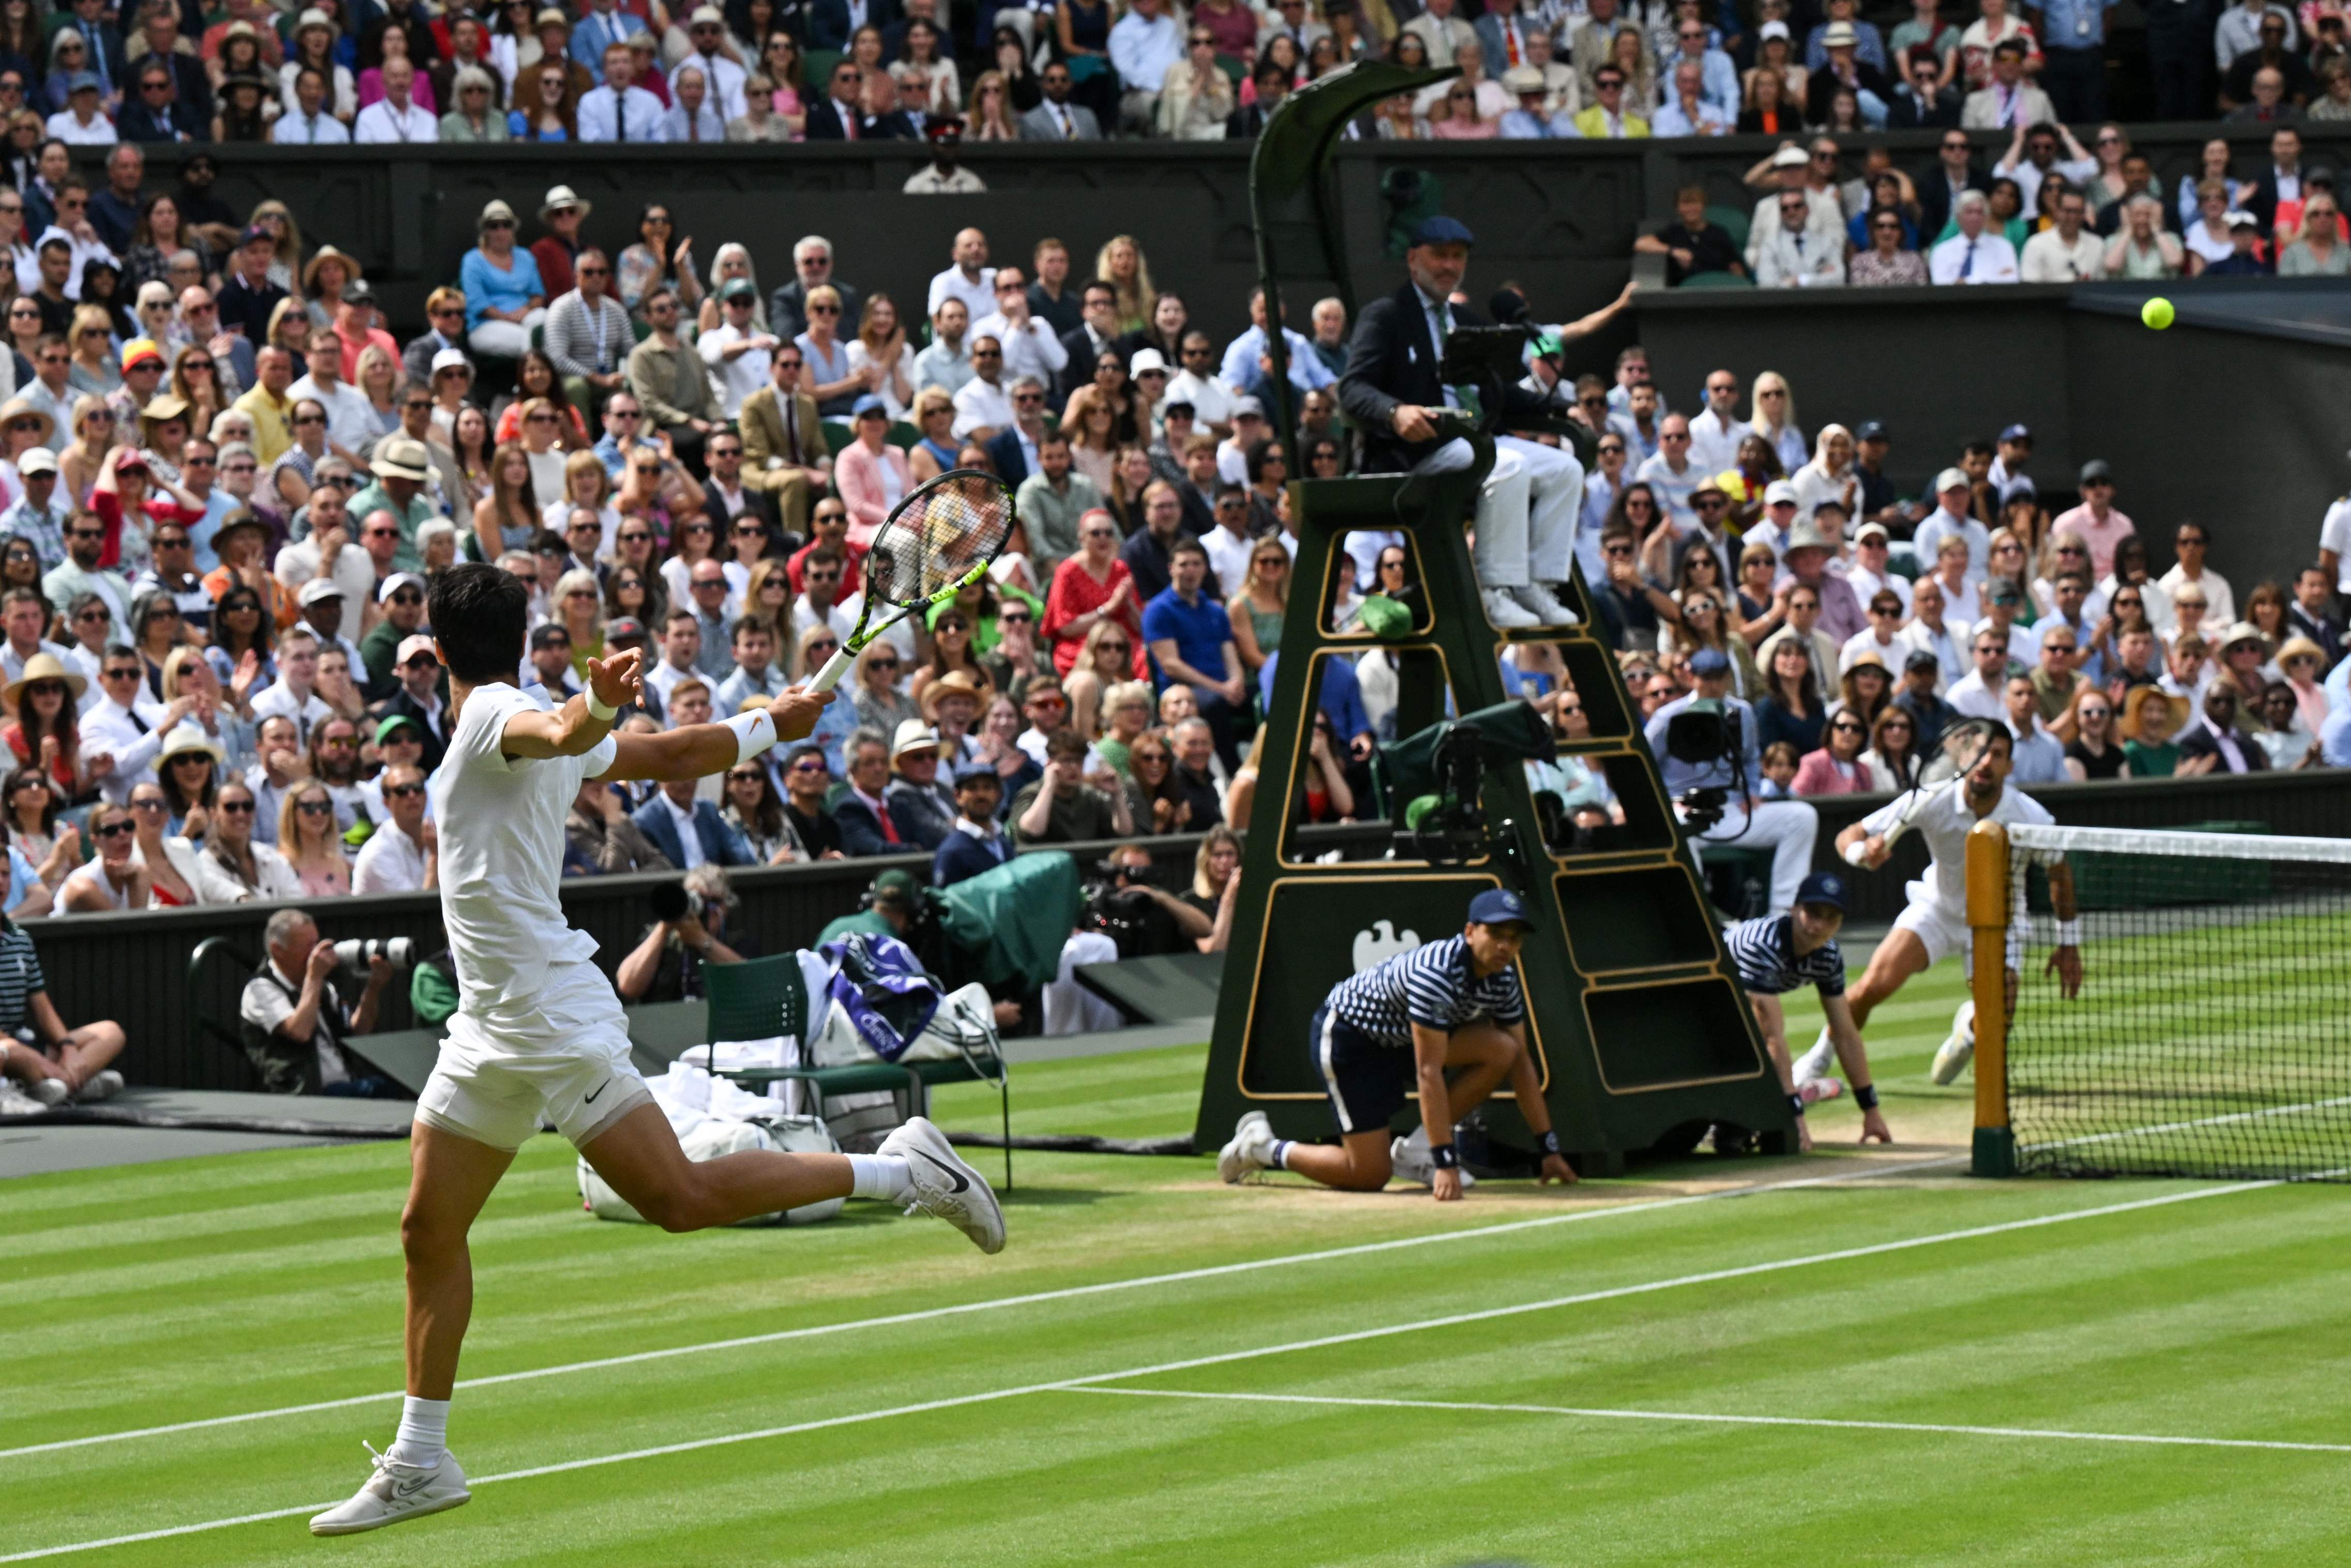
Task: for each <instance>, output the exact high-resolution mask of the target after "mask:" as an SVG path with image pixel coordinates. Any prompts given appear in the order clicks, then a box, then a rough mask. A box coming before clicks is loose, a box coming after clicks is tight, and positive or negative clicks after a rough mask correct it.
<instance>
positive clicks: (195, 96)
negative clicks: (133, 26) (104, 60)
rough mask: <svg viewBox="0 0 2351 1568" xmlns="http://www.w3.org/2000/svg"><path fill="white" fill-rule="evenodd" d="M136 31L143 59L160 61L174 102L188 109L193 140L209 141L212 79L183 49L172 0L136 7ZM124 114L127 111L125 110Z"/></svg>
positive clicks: (188, 49)
mask: <svg viewBox="0 0 2351 1568" xmlns="http://www.w3.org/2000/svg"><path fill="white" fill-rule="evenodd" d="M139 31H140V34H141V36H142V37H144V38H145V39H146V40H147V52H146V53H145V54H144V55H142V56H141V62H142V63H143V62H144V61H146V60H157V59H159V60H162V61H163V62H164V63H165V65H166V68H168V69H169V70H170V71H171V73H172V93H173V95H174V96H173V101H174V102H176V103H178V104H179V105H180V106H181V107H182V108H183V109H184V110H187V114H188V120H189V123H190V125H191V126H193V127H194V128H196V130H195V139H196V140H197V141H207V140H209V139H210V131H211V130H212V123H213V78H212V77H211V76H210V75H209V74H207V73H206V71H205V70H204V61H203V60H202V59H201V58H199V57H197V54H196V51H195V50H194V49H193V48H192V47H182V34H181V32H180V8H179V7H178V6H177V5H174V4H172V0H147V4H146V5H142V6H141V7H140V8H139ZM126 112H127V111H126Z"/></svg>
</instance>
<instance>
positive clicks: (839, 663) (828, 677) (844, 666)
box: [808, 648, 857, 692]
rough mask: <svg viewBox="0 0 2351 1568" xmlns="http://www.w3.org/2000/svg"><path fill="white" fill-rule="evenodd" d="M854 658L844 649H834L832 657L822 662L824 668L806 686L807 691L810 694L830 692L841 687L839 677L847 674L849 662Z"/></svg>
mask: <svg viewBox="0 0 2351 1568" xmlns="http://www.w3.org/2000/svg"><path fill="white" fill-rule="evenodd" d="M856 657H857V655H856V654H854V653H851V652H850V651H849V650H848V649H846V648H836V649H835V650H833V654H832V657H831V658H830V659H827V660H826V661H825V662H824V668H822V669H820V670H819V671H818V672H817V673H816V679H814V680H812V681H810V683H809V684H808V689H809V690H810V691H812V692H829V691H831V690H832V688H833V687H835V686H837V685H841V676H843V675H845V674H848V673H849V665H850V662H851V661H852V660H853V659H855V658H856Z"/></svg>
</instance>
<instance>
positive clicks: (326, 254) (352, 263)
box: [302, 245, 360, 294]
mask: <svg viewBox="0 0 2351 1568" xmlns="http://www.w3.org/2000/svg"><path fill="white" fill-rule="evenodd" d="M329 261H340V262H341V263H342V264H343V281H344V282H345V283H346V284H350V283H357V282H358V281H359V280H360V259H359V257H357V256H352V255H350V253H349V252H347V251H340V250H337V249H336V248H335V247H334V246H330V245H322V246H319V253H318V254H317V255H316V256H312V257H311V258H310V259H309V260H308V262H305V263H304V264H303V267H302V292H303V293H305V294H311V293H315V292H317V290H318V287H319V267H320V266H322V265H323V264H325V263H327V262H329Z"/></svg>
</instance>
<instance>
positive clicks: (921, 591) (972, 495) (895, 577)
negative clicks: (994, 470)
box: [808, 468, 1019, 692]
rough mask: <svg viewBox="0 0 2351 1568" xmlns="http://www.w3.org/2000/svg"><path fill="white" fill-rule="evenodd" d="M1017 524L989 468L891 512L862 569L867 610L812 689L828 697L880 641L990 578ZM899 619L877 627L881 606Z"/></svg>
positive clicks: (926, 489) (962, 473) (949, 479)
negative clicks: (915, 615) (921, 612)
mask: <svg viewBox="0 0 2351 1568" xmlns="http://www.w3.org/2000/svg"><path fill="white" fill-rule="evenodd" d="M1018 521H1019V517H1018V516H1017V514H1015V512H1014V511H1013V509H1012V492H1011V491H1010V490H1009V489H1008V488H1006V487H1005V484H1004V481H1003V480H1001V479H998V477H997V476H995V475H993V474H990V473H988V472H987V470H986V469H984V468H950V469H948V470H947V471H946V473H944V474H942V475H940V476H938V477H937V478H935V479H933V480H931V481H930V482H929V483H927V484H925V485H924V486H921V487H919V488H918V489H915V490H914V491H913V492H911V493H910V494H909V495H908V496H907V497H905V498H904V500H902V501H900V502H899V503H898V504H897V505H896V506H894V507H891V508H890V515H889V517H886V518H884V519H883V523H882V528H881V530H880V531H879V532H878V533H876V534H875V535H874V536H873V548H872V551H871V552H870V553H869V554H868V555H867V556H866V558H865V563H864V573H865V593H864V603H863V605H862V608H860V609H859V611H858V612H857V627H856V630H854V631H852V632H850V634H849V641H847V642H846V643H842V644H841V646H840V648H839V649H837V650H835V652H834V653H833V655H832V657H831V658H830V659H827V660H826V661H825V662H824V668H822V669H820V670H819V671H818V672H817V673H816V679H814V680H812V681H810V683H809V685H808V689H809V690H810V691H812V692H829V691H831V690H832V688H833V687H834V686H836V685H840V684H841V676H842V675H843V674H846V673H847V672H848V669H849V666H850V664H852V663H853V662H854V661H855V660H856V658H857V655H858V654H860V653H863V652H864V651H865V650H866V649H867V648H869V647H871V646H872V644H873V641H874V639H875V638H877V637H879V636H881V635H882V633H883V632H887V631H888V630H890V628H891V627H893V626H895V625H896V624H897V623H898V622H901V621H904V619H905V618H906V617H907V616H909V615H912V614H913V613H914V612H916V611H917V610H927V609H929V608H930V607H931V606H932V605H934V604H944V603H946V601H948V600H950V599H953V598H954V597H955V596H956V594H958V593H960V592H962V591H964V590H965V589H966V588H968V587H970V586H971V585H972V584H973V583H975V582H977V581H978V580H980V579H981V578H982V577H984V576H986V575H987V569H988V567H989V566H990V565H991V564H993V563H994V561H995V559H996V558H997V557H998V556H999V555H1001V554H1003V553H1004V544H1005V541H1006V540H1007V539H1009V538H1011V537H1012V528H1013V525H1014V524H1015V523H1016V522H1018ZM884 603H886V604H892V605H895V606H896V607H897V610H898V613H896V614H895V615H893V616H891V617H890V618H889V619H888V620H887V621H884V622H882V623H881V624H880V625H878V626H875V625H872V624H871V622H872V620H873V608H874V606H875V605H877V604H884Z"/></svg>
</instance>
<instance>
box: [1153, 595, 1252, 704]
mask: <svg viewBox="0 0 2351 1568" xmlns="http://www.w3.org/2000/svg"><path fill="white" fill-rule="evenodd" d="M1167 639H1172V640H1173V641H1174V643H1175V656H1176V657H1177V658H1179V659H1181V660H1183V661H1184V662H1185V663H1186V664H1189V665H1191V666H1192V667H1193V668H1194V669H1196V670H1197V671H1199V672H1200V674H1204V675H1206V676H1207V677H1208V678H1209V679H1210V680H1217V681H1221V680H1223V679H1224V678H1225V644H1226V643H1229V642H1231V641H1232V640H1233V623H1232V621H1231V619H1230V618H1229V617H1228V616H1227V615H1226V613H1225V607H1224V606H1223V605H1221V604H1219V603H1217V601H1215V600H1213V599H1211V598H1209V597H1208V596H1207V592H1206V591H1203V592H1202V593H1201V595H1200V597H1199V599H1198V600H1197V601H1195V602H1193V603H1190V604H1186V603H1185V602H1184V601H1183V599H1182V598H1181V597H1179V596H1178V595H1177V593H1176V592H1175V590H1174V589H1172V588H1170V589H1166V590H1164V591H1162V592H1161V593H1160V594H1159V595H1158V597H1156V598H1155V599H1154V600H1152V601H1151V602H1150V603H1148V604H1146V605H1144V607H1143V640H1144V642H1145V643H1157V642H1160V641H1162V640H1167ZM1151 673H1152V675H1153V676H1154V678H1155V681H1156V683H1157V685H1159V687H1160V689H1161V690H1163V691H1164V690H1165V689H1166V688H1167V687H1168V686H1170V685H1174V684H1175V683H1174V682H1172V681H1170V680H1169V679H1168V678H1167V673H1166V672H1165V670H1162V669H1161V668H1160V667H1159V661H1158V660H1157V659H1153V660H1152V661H1151Z"/></svg>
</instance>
